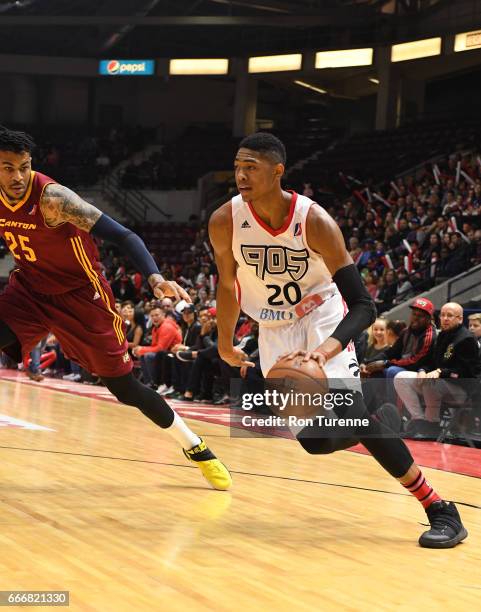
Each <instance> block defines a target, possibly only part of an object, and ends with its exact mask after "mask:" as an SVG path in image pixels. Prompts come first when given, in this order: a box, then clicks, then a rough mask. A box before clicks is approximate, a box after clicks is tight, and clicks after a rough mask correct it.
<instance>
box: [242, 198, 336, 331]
mask: <svg viewBox="0 0 481 612" xmlns="http://www.w3.org/2000/svg"><path fill="white" fill-rule="evenodd" d="M314 204H315V203H314V202H313V201H312V200H310V199H309V198H306V197H305V196H301V195H298V194H297V193H293V194H292V201H291V208H290V211H289V215H288V217H287V218H286V221H285V223H284V224H283V226H282V227H281V228H279V229H277V230H273V229H272V228H271V227H269V226H268V225H267V224H265V223H264V222H263V221H262V219H260V218H259V217H258V215H257V214H256V212H255V210H254V209H253V207H252V206H251V204H248V203H246V202H244V201H243V200H242V196H241V195H237V196H235V197H234V198H232V221H233V238H232V251H233V253H234V257H235V259H236V261H237V265H238V267H237V280H236V295H237V301H238V302H239V305H240V307H241V309H242V310H243V311H244V312H245V313H246V314H247V315H249V316H250V317H252V318H253V319H254V320H256V321H258V322H259V324H260V325H263V326H270V327H272V326H276V325H286V323H289V322H294V321H296V320H297V319H300V318H302V317H303V316H305V315H306V314H307V313H309V312H311V311H312V310H313V309H314V308H317V307H318V306H320V305H321V304H323V303H324V302H325V301H327V300H330V299H331V298H332V297H333V296H334V295H336V294H338V289H337V286H336V284H335V283H333V281H332V278H331V274H330V273H329V270H328V269H327V267H326V264H325V263H324V260H323V258H322V257H321V255H319V254H318V253H315V252H314V251H312V250H311V249H310V248H309V246H308V244H307V239H306V219H307V214H308V212H309V209H310V207H311V206H312V205H314Z"/></svg>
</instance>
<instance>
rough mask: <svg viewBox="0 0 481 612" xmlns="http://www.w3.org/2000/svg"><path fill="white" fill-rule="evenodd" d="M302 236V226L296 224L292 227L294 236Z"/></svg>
mask: <svg viewBox="0 0 481 612" xmlns="http://www.w3.org/2000/svg"><path fill="white" fill-rule="evenodd" d="M301 234H302V225H301V224H300V223H296V224H295V225H294V236H300V235H301Z"/></svg>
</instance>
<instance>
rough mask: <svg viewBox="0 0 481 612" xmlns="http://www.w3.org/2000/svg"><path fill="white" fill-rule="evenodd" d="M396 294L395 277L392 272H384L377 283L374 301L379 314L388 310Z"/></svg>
mask: <svg viewBox="0 0 481 612" xmlns="http://www.w3.org/2000/svg"><path fill="white" fill-rule="evenodd" d="M396 292H397V277H396V272H395V271H394V270H390V269H388V270H386V271H385V273H384V274H383V276H382V278H381V279H380V282H379V292H378V294H377V297H376V298H375V299H374V301H375V302H376V308H377V311H378V313H379V314H382V313H383V312H385V311H386V310H390V309H391V308H392V305H393V301H394V298H395V297H396Z"/></svg>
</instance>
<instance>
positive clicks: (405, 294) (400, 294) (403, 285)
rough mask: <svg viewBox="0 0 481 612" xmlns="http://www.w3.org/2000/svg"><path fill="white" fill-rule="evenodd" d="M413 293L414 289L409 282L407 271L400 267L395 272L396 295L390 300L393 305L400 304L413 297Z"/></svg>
mask: <svg viewBox="0 0 481 612" xmlns="http://www.w3.org/2000/svg"><path fill="white" fill-rule="evenodd" d="M413 295H414V290H413V286H412V284H411V283H410V282H409V278H408V273H407V272H406V270H405V269H404V268H401V269H400V270H398V273H397V286H396V297H395V298H394V299H393V301H392V303H393V306H397V305H398V304H402V303H403V302H405V301H406V300H408V299H409V298H411V297H413Z"/></svg>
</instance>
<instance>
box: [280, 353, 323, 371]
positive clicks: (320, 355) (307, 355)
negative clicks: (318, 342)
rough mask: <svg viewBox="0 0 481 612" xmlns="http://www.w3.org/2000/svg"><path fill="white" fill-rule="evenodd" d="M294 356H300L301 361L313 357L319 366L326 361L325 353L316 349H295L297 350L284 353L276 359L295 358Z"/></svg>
mask: <svg viewBox="0 0 481 612" xmlns="http://www.w3.org/2000/svg"><path fill="white" fill-rule="evenodd" d="M296 357H302V361H309V359H313V360H314V361H317V363H318V364H319V367H320V368H322V367H323V366H325V365H326V363H327V354H326V353H324V351H321V350H316V351H302V350H297V351H292V353H284V354H283V355H281V356H280V357H279V359H278V361H280V360H281V359H295V358H296Z"/></svg>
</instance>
